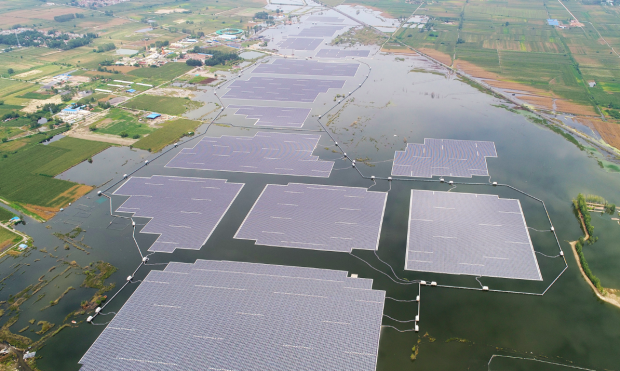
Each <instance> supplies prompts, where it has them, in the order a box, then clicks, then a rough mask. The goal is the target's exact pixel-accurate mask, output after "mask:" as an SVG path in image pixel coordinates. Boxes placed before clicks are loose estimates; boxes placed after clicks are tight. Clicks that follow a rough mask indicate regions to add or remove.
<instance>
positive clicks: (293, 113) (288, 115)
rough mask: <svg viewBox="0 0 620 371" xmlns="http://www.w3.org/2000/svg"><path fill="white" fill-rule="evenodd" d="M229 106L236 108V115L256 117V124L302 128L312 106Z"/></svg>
mask: <svg viewBox="0 0 620 371" xmlns="http://www.w3.org/2000/svg"><path fill="white" fill-rule="evenodd" d="M227 108H229V109H233V110H234V109H236V110H237V112H236V113H235V114H236V115H245V116H246V117H247V118H249V119H256V120H257V121H256V122H255V123H254V125H256V126H275V127H282V128H285V127H290V128H300V127H302V126H303V124H304V121H306V118H308V115H309V114H310V111H311V109H310V108H293V107H261V106H237V105H233V104H231V105H229V106H228V107H227Z"/></svg>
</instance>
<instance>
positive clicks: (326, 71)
mask: <svg viewBox="0 0 620 371" xmlns="http://www.w3.org/2000/svg"><path fill="white" fill-rule="evenodd" d="M358 67H359V64H358V63H328V62H317V61H309V60H303V59H301V60H295V59H276V60H274V61H273V63H269V64H267V63H263V64H260V65H259V66H258V67H256V68H255V69H254V71H252V73H273V74H289V75H315V76H342V77H344V76H349V77H350V76H355V74H356V72H357V69H358Z"/></svg>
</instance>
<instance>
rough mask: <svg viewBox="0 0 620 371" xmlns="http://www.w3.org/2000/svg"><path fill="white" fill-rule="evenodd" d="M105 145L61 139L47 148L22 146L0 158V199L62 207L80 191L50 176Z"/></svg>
mask: <svg viewBox="0 0 620 371" xmlns="http://www.w3.org/2000/svg"><path fill="white" fill-rule="evenodd" d="M5 144H6V143H5ZM109 146H110V144H108V143H100V142H93V141H88V140H82V139H75V138H63V139H61V140H59V141H57V142H54V143H51V144H49V145H42V144H36V145H24V146H23V147H22V148H21V149H19V150H17V152H16V153H14V154H11V155H10V156H8V157H7V158H1V159H0V173H2V176H1V177H0V197H2V198H4V199H6V200H9V201H11V202H14V203H20V204H25V205H37V206H42V207H50V208H60V207H64V206H65V205H66V204H68V203H69V202H72V201H74V200H75V199H76V198H79V197H81V195H82V194H83V191H84V190H80V189H79V187H80V186H79V185H78V184H76V183H73V182H68V181H64V180H60V179H54V176H56V175H58V174H60V173H62V172H63V171H65V170H67V169H69V168H71V167H73V166H75V165H77V164H79V163H80V162H82V161H84V160H86V159H88V158H89V157H92V156H93V155H95V154H96V153H99V152H101V151H103V150H104V149H106V148H108V147H109ZM80 193H82V194H80Z"/></svg>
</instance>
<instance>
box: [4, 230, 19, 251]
mask: <svg viewBox="0 0 620 371" xmlns="http://www.w3.org/2000/svg"><path fill="white" fill-rule="evenodd" d="M21 240H22V238H21V236H19V235H17V234H15V233H13V232H11V231H9V230H7V229H5V228H0V251H1V250H4V249H5V248H8V247H10V246H13V245H14V244H16V243H18V242H19V241H21Z"/></svg>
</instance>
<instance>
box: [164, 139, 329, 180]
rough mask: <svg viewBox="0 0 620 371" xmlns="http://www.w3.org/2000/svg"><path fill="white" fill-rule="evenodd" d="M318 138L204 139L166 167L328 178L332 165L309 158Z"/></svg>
mask: <svg viewBox="0 0 620 371" xmlns="http://www.w3.org/2000/svg"><path fill="white" fill-rule="evenodd" d="M319 139H321V136H320V135H314V134H289V133H264V132H258V133H256V134H255V135H254V136H253V137H233V136H227V135H224V136H221V137H219V138H217V137H204V138H202V140H201V141H200V142H198V143H197V144H196V145H195V146H194V147H193V148H183V149H182V150H181V151H180V152H179V153H178V154H177V155H176V156H175V157H174V158H173V159H172V160H170V162H168V164H167V165H166V167H172V168H183V169H200V170H216V171H235V172H243V173H263V174H280V175H297V176H312V177H320V178H328V177H329V175H330V173H331V171H332V167H333V166H334V162H333V161H322V160H319V157H318V156H313V155H312V152H313V151H314V149H315V148H316V146H317V144H318V143H319Z"/></svg>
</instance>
